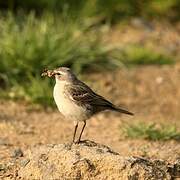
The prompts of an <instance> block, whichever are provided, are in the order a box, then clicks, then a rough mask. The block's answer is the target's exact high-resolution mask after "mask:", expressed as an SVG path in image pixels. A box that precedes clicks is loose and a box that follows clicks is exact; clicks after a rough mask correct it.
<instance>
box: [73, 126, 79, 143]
mask: <svg viewBox="0 0 180 180" xmlns="http://www.w3.org/2000/svg"><path fill="white" fill-rule="evenodd" d="M77 128H78V122H76V124H75V129H74V135H73V140H72V143H74V142H75V137H76V131H77Z"/></svg>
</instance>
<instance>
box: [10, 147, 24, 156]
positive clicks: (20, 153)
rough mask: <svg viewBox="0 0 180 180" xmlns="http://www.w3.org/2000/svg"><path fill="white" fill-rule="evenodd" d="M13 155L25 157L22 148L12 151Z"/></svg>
mask: <svg viewBox="0 0 180 180" xmlns="http://www.w3.org/2000/svg"><path fill="white" fill-rule="evenodd" d="M11 157H13V158H19V157H23V152H22V150H21V149H20V148H17V149H15V150H14V151H13V152H12V155H11Z"/></svg>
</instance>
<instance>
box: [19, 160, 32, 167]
mask: <svg viewBox="0 0 180 180" xmlns="http://www.w3.org/2000/svg"><path fill="white" fill-rule="evenodd" d="M29 162H30V159H23V160H21V161H20V165H21V166H22V167H25V166H26V165H27V164H28V163H29Z"/></svg>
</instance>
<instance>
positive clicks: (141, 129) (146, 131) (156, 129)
mask: <svg viewBox="0 0 180 180" xmlns="http://www.w3.org/2000/svg"><path fill="white" fill-rule="evenodd" d="M124 133H125V136H126V137H129V138H142V139H147V140H153V141H156V140H171V139H173V140H177V141H180V132H179V131H177V129H176V127H175V126H172V125H171V126H165V125H157V124H155V123H151V124H147V123H142V122H141V123H137V124H131V125H127V126H125V127H124Z"/></svg>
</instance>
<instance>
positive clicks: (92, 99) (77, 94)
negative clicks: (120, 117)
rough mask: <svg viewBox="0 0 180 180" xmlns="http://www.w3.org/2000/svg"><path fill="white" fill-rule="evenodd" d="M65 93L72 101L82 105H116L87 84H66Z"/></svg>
mask: <svg viewBox="0 0 180 180" xmlns="http://www.w3.org/2000/svg"><path fill="white" fill-rule="evenodd" d="M65 88H66V89H65V91H64V92H65V94H66V95H67V97H70V99H71V100H72V101H74V102H75V103H77V104H80V105H86V104H90V105H95V106H104V107H107V108H108V107H109V108H110V107H111V108H112V107H114V105H113V104H112V103H111V102H109V101H107V100H106V99H105V98H103V97H102V96H100V95H98V94H96V93H95V92H93V91H92V90H91V89H90V88H89V87H88V86H87V85H85V84H77V85H66V86H65Z"/></svg>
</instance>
